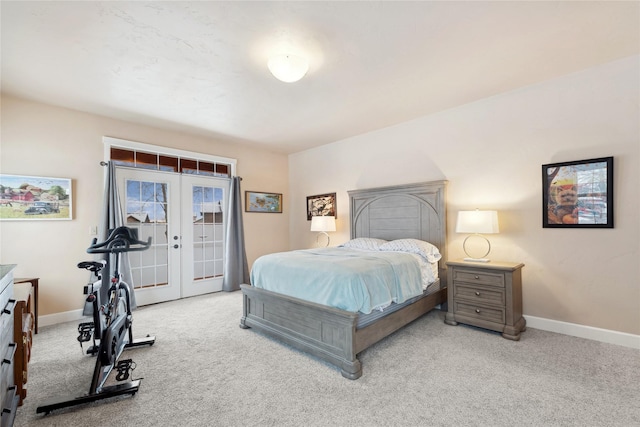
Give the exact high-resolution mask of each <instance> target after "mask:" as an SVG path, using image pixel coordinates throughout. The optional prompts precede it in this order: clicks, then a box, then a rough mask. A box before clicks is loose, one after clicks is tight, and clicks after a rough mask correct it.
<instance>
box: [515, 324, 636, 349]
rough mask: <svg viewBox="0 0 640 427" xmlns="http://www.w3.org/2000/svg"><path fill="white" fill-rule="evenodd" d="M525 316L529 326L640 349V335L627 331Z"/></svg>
mask: <svg viewBox="0 0 640 427" xmlns="http://www.w3.org/2000/svg"><path fill="white" fill-rule="evenodd" d="M524 318H525V319H526V320H527V327H532V328H534V329H541V330H543V331H549V332H557V333H559V334H565V335H571V336H573V337H578V338H586V339H590V340H594V341H600V342H606V343H609V344H616V345H621V346H624V347H631V348H635V349H638V350H640V335H633V334H627V333H625V332H618V331H612V330H609V329H600V328H594V327H591V326H584V325H578V324H575V323H567V322H560V321H558V320H550V319H545V318H542V317H535V316H524Z"/></svg>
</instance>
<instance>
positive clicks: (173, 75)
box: [0, 0, 640, 153]
mask: <svg viewBox="0 0 640 427" xmlns="http://www.w3.org/2000/svg"><path fill="white" fill-rule="evenodd" d="M639 6H640V3H639V2H637V1H632V2H610V1H600V2H570V1H567V2H557V1H544V2H518V1H510V2H500V1H496V2H484V1H470V2H457V1H440V2H431V1H423V2H397V1H385V2H369V1H361V2H329V1H315V2H269V1H262V2H240V1H231V2H222V1H174V2H165V1H153V2H140V1H135V2H134V1H130V2H126V1H125V2H112V1H107V2H92V1H82V2H75V1H73V2H71V1H70V2H66V1H65V2H63V1H45V2H28V1H4V0H3V1H2V3H1V9H0V13H1V19H2V21H1V24H2V28H1V31H2V32H1V36H2V58H1V59H2V70H1V71H2V76H1V78H2V80H1V83H2V91H3V92H4V93H7V94H11V95H15V96H19V97H24V98H27V99H32V100H36V101H40V102H44V103H48V104H54V105H59V106H63V107H68V108H72V109H77V110H82V111H87V112H91V113H95V114H99V115H104V116H108V117H113V118H117V119H122V120H127V121H131V122H136V123H141V124H146V125H150V126H155V127H160V128H166V129H171V130H177V131H181V132H188V133H194V134H199V135H205V136H207V137H211V138H214V139H216V140H219V141H227V142H231V143H243V144H250V145H253V146H261V147H263V148H266V149H269V150H272V151H276V152H282V153H294V152H297V151H301V150H305V149H308V148H311V147H316V146H319V145H323V144H328V143H331V142H334V141H338V140H341V139H344V138H348V137H350V136H354V135H358V134H362V133H365V132H369V131H372V130H376V129H380V128H383V127H387V126H391V125H394V124H397V123H401V122H404V121H407V120H411V119H414V118H418V117H421V116H424V115H428V114H431V113H434V112H438V111H442V110H445V109H448V108H452V107H456V106H459V105H462V104H466V103H469V102H473V101H475V100H478V99H482V98H486V97H489V96H493V95H496V94H499V93H502V92H506V91H509V90H513V89H516V88H519V87H523V86H526V85H530V84H533V83H536V82H540V81H543V80H548V79H551V78H554V77H557V76H561V75H565V74H568V73H572V72H575V71H578V70H582V69H585V68H588V67H591V66H594V65H598V64H602V63H605V62H609V61H612V60H615V59H618V58H623V57H627V56H631V55H635V54H638V53H639V51H640V47H639V46H640V9H639ZM276 53H292V54H297V55H299V56H303V57H306V58H308V59H309V61H310V69H309V72H308V73H307V75H306V76H305V77H304V78H303V79H302V80H301V81H299V82H297V83H282V82H280V81H278V80H276V79H275V78H274V77H273V76H272V75H271V74H270V73H269V71H268V69H267V66H266V63H267V60H268V58H269V56H270V55H273V54H276Z"/></svg>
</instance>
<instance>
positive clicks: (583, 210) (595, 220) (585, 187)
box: [542, 157, 613, 228]
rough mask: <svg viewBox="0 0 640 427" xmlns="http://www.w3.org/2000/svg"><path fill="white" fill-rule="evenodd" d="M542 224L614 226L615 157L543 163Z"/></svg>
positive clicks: (570, 226) (561, 226) (567, 226)
mask: <svg viewBox="0 0 640 427" xmlns="http://www.w3.org/2000/svg"><path fill="white" fill-rule="evenodd" d="M542 227H544V228H613V157H601V158H597V159H589V160H576V161H572V162H562V163H551V164H548V165H542Z"/></svg>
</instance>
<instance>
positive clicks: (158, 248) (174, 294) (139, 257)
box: [116, 168, 228, 305]
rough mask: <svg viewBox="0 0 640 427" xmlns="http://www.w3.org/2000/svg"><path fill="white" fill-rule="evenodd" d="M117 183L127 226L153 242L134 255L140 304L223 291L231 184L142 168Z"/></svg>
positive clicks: (123, 171)
mask: <svg viewBox="0 0 640 427" xmlns="http://www.w3.org/2000/svg"><path fill="white" fill-rule="evenodd" d="M116 178H117V181H118V191H119V194H120V199H121V204H122V206H123V210H124V214H125V222H126V225H127V226H128V227H131V228H135V229H137V230H138V236H139V238H140V240H147V238H148V237H151V239H152V241H151V243H152V245H151V248H150V249H148V250H146V251H141V252H130V253H129V260H130V263H131V271H132V275H133V284H134V289H135V293H136V302H137V304H138V305H146V304H154V303H158V302H163V301H170V300H174V299H178V298H183V297H187V296H193V295H199V294H202V293H208V292H215V291H219V290H221V289H222V274H223V266H224V260H223V249H224V246H223V245H224V222H223V212H225V207H226V203H227V202H226V201H227V188H228V181H227V180H225V179H219V178H209V177H201V176H197V175H193V176H192V175H184V174H183V175H180V174H174V173H166V172H158V171H151V170H145V169H139V168H138V169H133V168H117V170H116Z"/></svg>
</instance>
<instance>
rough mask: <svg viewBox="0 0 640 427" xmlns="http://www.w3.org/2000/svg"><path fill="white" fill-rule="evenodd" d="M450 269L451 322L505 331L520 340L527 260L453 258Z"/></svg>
mask: <svg viewBox="0 0 640 427" xmlns="http://www.w3.org/2000/svg"><path fill="white" fill-rule="evenodd" d="M447 266H448V267H449V272H448V288H449V289H448V301H447V302H448V306H449V309H448V310H449V311H448V313H447V315H446V317H445V323H447V324H448V325H457V324H458V322H460V323H466V324H468V325H473V326H478V327H480V328H485V329H491V330H494V331H498V332H501V333H502V336H503V337H504V338H507V339H511V340H515V341H517V340H519V339H520V333H521V332H522V331H524V330H525V328H526V321H525V319H524V317H522V267H524V264H519V263H511V262H499V261H491V262H487V263H479V262H467V261H462V260H460V261H450V262H447Z"/></svg>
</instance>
